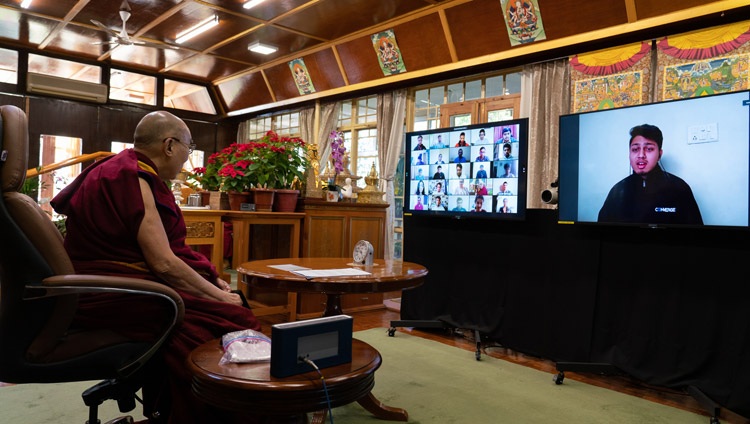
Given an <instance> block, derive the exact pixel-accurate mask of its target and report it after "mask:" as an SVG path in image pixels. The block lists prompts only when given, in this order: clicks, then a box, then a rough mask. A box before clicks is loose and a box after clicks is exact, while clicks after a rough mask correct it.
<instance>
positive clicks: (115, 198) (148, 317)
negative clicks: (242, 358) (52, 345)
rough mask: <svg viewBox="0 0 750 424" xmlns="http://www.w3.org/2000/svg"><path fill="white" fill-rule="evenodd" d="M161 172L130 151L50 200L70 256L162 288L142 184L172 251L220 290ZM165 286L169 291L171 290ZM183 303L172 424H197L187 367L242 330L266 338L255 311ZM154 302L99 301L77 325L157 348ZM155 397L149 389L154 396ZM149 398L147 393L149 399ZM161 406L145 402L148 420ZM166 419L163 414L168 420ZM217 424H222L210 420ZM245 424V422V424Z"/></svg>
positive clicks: (90, 270) (86, 307)
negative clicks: (148, 243) (150, 248)
mask: <svg viewBox="0 0 750 424" xmlns="http://www.w3.org/2000/svg"><path fill="white" fill-rule="evenodd" d="M155 168H156V166H155V165H154V164H153V162H151V161H150V160H149V159H148V158H146V157H145V156H143V155H141V154H138V153H136V152H135V151H133V150H132V149H128V150H125V151H123V152H121V153H119V154H117V155H115V156H111V157H108V158H106V159H103V160H100V161H98V162H96V163H95V164H93V165H91V166H90V167H88V168H86V169H85V170H84V171H83V173H82V174H81V175H80V176H79V177H78V178H77V179H76V180H75V181H74V182H73V183H72V184H70V185H69V186H68V187H66V188H65V189H64V190H63V191H62V192H61V193H60V194H59V195H57V196H56V197H55V198H54V199H53V200H52V206H53V207H54V208H55V210H56V211H57V212H58V213H61V214H63V215H66V216H67V220H66V230H67V235H66V237H65V249H66V250H67V252H68V254H69V255H70V257H71V259H72V261H73V265H74V267H75V269H76V272H78V273H81V274H98V275H117V276H124V277H136V278H142V279H147V280H151V281H157V282H159V281H161V280H160V279H159V278H158V277H157V276H156V275H154V274H152V273H151V272H150V270H149V269H148V268H147V266H146V262H145V258H144V257H143V252H142V251H141V249H140V246H139V245H138V240H137V234H138V229H139V227H140V224H141V221H142V219H143V216H144V206H143V199H142V197H141V190H140V186H139V182H138V180H139V178H142V179H144V180H145V181H147V182H148V183H149V185H150V186H151V190H152V191H153V193H154V200H155V202H156V207H157V209H158V211H159V215H160V217H161V221H162V223H163V224H164V229H165V230H166V233H167V237H168V238H169V240H170V248H171V249H172V251H173V252H174V254H175V255H177V256H178V257H179V258H181V259H182V260H183V261H185V263H187V264H188V265H190V266H191V267H192V268H193V269H195V270H196V271H197V272H198V273H200V274H201V275H203V276H204V277H205V278H206V279H207V280H208V281H210V282H212V283H215V281H216V278H217V275H218V274H217V271H216V269H215V268H214V266H213V265H212V263H211V262H210V261H209V260H208V259H207V258H206V257H205V256H203V255H202V254H200V253H198V252H196V251H194V250H192V249H191V248H190V247H189V246H187V245H186V244H185V238H186V231H187V230H186V227H185V221H184V219H183V217H182V212H181V211H180V208H179V207H178V206H177V205H176V203H175V198H174V195H173V194H172V192H171V191H170V190H169V188H168V187H167V185H166V184H165V183H164V181H162V180H161V179H159V177H158V176H157V174H156V172H155V171H156V169H155ZM165 284H166V283H165ZM178 292H179V294H180V295H181V296H182V298H183V300H184V303H185V318H184V320H183V322H182V324H181V325H179V327H178V328H177V329H176V330H175V331H174V332H173V333H172V335H171V337H170V340H169V341H168V342H167V344H166V346H165V348H164V349H162V351H163V356H164V361H165V363H166V365H167V369H168V373H169V377H170V384H171V386H172V389H171V398H172V399H171V403H172V405H173V406H172V408H171V413H170V419H169V422H170V423H181V424H186V423H192V422H195V423H199V422H203V421H202V420H204V419H208V418H209V417H204V416H203V417H202V414H204V413H206V409H205V408H204V407H203V406H202V405H200V402H196V400H195V399H194V398H193V397H192V393H191V392H190V375H189V373H188V372H187V369H186V367H185V360H186V358H187V356H188V355H189V354H190V352H191V351H192V350H193V349H195V348H196V347H197V346H199V345H201V344H203V343H205V342H207V341H209V340H212V339H215V338H218V337H221V336H222V335H224V334H226V333H228V332H231V331H237V330H242V329H253V330H260V324H259V323H258V321H257V319H256V318H255V316H254V315H253V314H252V312H251V311H250V310H249V309H246V308H243V307H240V306H235V305H231V304H227V303H224V302H218V301H214V300H208V299H203V298H198V297H196V296H193V295H191V294H188V293H185V292H181V291H179V290H178ZM159 308H160V307H159V305H158V303H156V302H153V301H143V302H138V303H135V302H134V301H133V300H132V297H131V298H128V299H127V300H126V299H123V298H122V297H121V296H120V295H94V296H90V297H87V298H83V299H81V306H80V308H79V313H78V316H77V320H76V322H75V324H76V325H80V326H86V327H92V326H94V327H95V326H102V325H104V326H106V327H107V328H115V329H118V330H119V331H121V332H122V333H125V334H127V335H128V336H130V337H136V338H139V339H145V340H151V339H153V337H154V334H153V332H156V331H157V329H156V328H154V327H155V326H154V323H155V322H158V320H159V318H163V315H164V314H163V311H160V309H159ZM151 390H153V389H149V391H151ZM146 392H147V390H146V389H145V388H144V397H146ZM153 396H155V397H156V396H159V399H148V400H147V399H144V404H145V406H146V407H145V408H144V409H145V410H146V411H145V412H148V410H149V409H150V408H151V406H150V405H152V404H155V406H154V407H155V408H163V407H164V406H163V404H161V403H159V402H161V400H163V396H161V395H157V394H156V393H154V394H153ZM162 413H163V412H162ZM210 418H212V420H211V421H206V422H214V420H215V419H217V418H218V417H216V416H212V417H210ZM246 418H247V417H246Z"/></svg>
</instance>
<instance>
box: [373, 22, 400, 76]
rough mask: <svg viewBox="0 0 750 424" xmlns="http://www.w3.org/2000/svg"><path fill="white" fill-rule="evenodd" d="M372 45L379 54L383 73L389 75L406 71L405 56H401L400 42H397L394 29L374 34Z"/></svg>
mask: <svg viewBox="0 0 750 424" xmlns="http://www.w3.org/2000/svg"><path fill="white" fill-rule="evenodd" d="M372 46H373V47H374V48H375V53H377V55H378V62H380V69H382V70H383V75H385V76H388V75H393V74H400V73H402V72H406V65H405V64H404V58H403V56H401V50H400V49H399V48H398V43H396V34H394V33H393V30H392V29H388V30H385V31H383V32H379V33H377V34H373V35H372Z"/></svg>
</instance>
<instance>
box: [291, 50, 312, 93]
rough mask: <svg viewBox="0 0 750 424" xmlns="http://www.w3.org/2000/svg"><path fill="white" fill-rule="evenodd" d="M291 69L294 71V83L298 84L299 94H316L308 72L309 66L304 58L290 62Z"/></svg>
mask: <svg viewBox="0 0 750 424" xmlns="http://www.w3.org/2000/svg"><path fill="white" fill-rule="evenodd" d="M289 69H290V70H291V71H292V76H293V77H294V83H295V84H297V90H299V94H301V95H302V94H310V93H314V92H315V87H314V86H313V83H312V79H310V73H309V72H307V66H305V61H304V60H302V58H299V59H294V60H292V61H290V62H289Z"/></svg>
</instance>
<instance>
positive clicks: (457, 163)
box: [404, 119, 528, 219]
mask: <svg viewBox="0 0 750 424" xmlns="http://www.w3.org/2000/svg"><path fill="white" fill-rule="evenodd" d="M527 153H528V119H515V120H509V121H502V122H492V123H487V124H477V125H469V126H463V127H451V128H441V129H436V130H428V131H415V132H410V133H407V134H406V156H405V160H406V164H407V165H406V167H405V169H406V178H405V180H406V184H405V190H406V197H405V198H406V201H405V202H404V203H405V205H404V213H410V214H413V215H414V216H417V215H432V216H449V217H453V218H462V217H466V218H495V219H523V218H524V216H525V212H526V174H527V173H526V157H527Z"/></svg>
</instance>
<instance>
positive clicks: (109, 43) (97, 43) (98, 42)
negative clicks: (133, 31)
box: [91, 40, 120, 46]
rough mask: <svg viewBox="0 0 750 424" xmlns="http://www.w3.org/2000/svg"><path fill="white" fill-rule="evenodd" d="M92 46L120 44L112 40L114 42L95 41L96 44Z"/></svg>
mask: <svg viewBox="0 0 750 424" xmlns="http://www.w3.org/2000/svg"><path fill="white" fill-rule="evenodd" d="M91 44H93V45H97V46H112V45H117V46H119V45H120V42H119V41H117V40H112V41H95V42H93V43H91Z"/></svg>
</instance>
